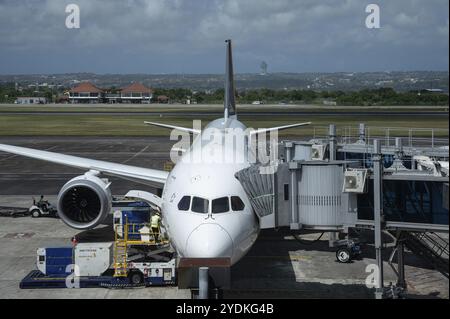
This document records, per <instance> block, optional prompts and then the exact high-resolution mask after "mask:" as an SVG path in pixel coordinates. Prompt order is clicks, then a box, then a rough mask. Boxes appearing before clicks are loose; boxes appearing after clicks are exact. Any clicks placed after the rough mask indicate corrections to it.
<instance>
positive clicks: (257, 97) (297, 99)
mask: <svg viewBox="0 0 450 319" xmlns="http://www.w3.org/2000/svg"><path fill="white" fill-rule="evenodd" d="M67 90H68V88H58V89H57V90H56V89H51V88H48V87H43V88H39V90H36V88H24V89H22V90H21V91H18V90H16V88H15V85H14V84H13V83H9V84H8V83H7V84H3V85H0V102H1V103H14V101H15V100H16V99H17V97H20V96H30V97H31V96H36V97H45V98H47V100H48V101H49V102H55V101H56V100H57V99H58V96H61V95H62V94H63V92H64V91H67ZM110 91H114V88H113V87H112V88H111V90H110ZM153 93H154V94H153V96H154V99H155V100H156V99H157V97H158V96H160V95H164V96H167V97H168V98H169V100H170V102H171V103H186V101H187V100H188V99H189V100H190V101H191V103H198V104H221V103H223V97H224V89H216V90H208V91H192V90H190V89H183V88H155V89H154V92H153ZM235 94H236V102H237V103H240V104H250V103H253V102H254V101H260V102H261V103H267V104H280V103H281V104H324V103H325V104H333V105H334V104H336V105H338V106H339V105H341V106H349V105H356V106H378V105H380V106H381V105H388V106H389V105H392V106H396V105H424V106H427V105H430V106H446V105H448V104H449V101H448V93H442V92H429V91H427V90H422V91H408V92H398V91H395V90H394V89H392V88H378V89H364V90H360V91H345V92H344V91H314V90H295V89H292V90H273V89H254V90H241V91H236V93H235Z"/></svg>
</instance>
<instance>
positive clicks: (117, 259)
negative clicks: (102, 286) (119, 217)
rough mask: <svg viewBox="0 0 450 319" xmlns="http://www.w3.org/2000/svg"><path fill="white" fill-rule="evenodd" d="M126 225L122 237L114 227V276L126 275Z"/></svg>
mask: <svg viewBox="0 0 450 319" xmlns="http://www.w3.org/2000/svg"><path fill="white" fill-rule="evenodd" d="M127 241H128V227H124V233H123V236H122V238H121V237H120V236H119V232H118V231H117V229H116V235H115V241H114V277H126V276H127V266H128V252H127V246H128V244H127Z"/></svg>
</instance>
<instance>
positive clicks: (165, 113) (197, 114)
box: [0, 109, 448, 117]
mask: <svg viewBox="0 0 450 319" xmlns="http://www.w3.org/2000/svg"><path fill="white" fill-rule="evenodd" d="M222 113H223V112H221V111H201V112H199V111H189V112H186V111H183V112H179V111H163V112H158V111H156V112H154V111H148V112H147V111H146V112H141V111H138V112H133V111H131V112H123V111H117V112H115V111H89V112H86V111H67V112H61V111H45V112H42V111H31V112H30V111H26V112H17V111H1V112H0V115H2V114H3V115H26V116H43V115H45V116H68V115H108V116H125V115H126V116H131V115H133V116H164V117H180V116H182V117H200V116H215V115H221V114H222ZM238 114H239V116H243V117H271V116H311V115H314V116H368V115H373V116H436V117H441V116H448V112H444V111H432V112H430V111H411V112H407V111H332V112H331V111H321V110H320V109H318V110H317V111H289V112H287V111H285V112H282V111H278V112H274V111H270V112H266V111H255V112H246V111H238Z"/></svg>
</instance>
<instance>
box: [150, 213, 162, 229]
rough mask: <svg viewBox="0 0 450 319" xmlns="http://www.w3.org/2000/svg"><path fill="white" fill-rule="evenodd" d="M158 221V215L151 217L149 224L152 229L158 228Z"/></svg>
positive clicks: (159, 218)
mask: <svg viewBox="0 0 450 319" xmlns="http://www.w3.org/2000/svg"><path fill="white" fill-rule="evenodd" d="M160 220H161V217H159V215H157V214H155V215H153V216H152V219H151V222H150V224H151V226H152V228H158V227H159V221H160Z"/></svg>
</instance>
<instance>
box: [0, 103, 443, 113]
mask: <svg viewBox="0 0 450 319" xmlns="http://www.w3.org/2000/svg"><path fill="white" fill-rule="evenodd" d="M237 109H238V110H240V111H245V112H254V113H258V112H269V111H275V112H292V111H308V112H327V111H333V112H340V111H342V112H346V111H355V110H358V111H364V112H371V111H373V112H377V111H380V110H383V111H384V110H389V111H405V110H413V111H415V112H418V111H419V112H420V111H424V112H429V111H441V112H442V111H445V112H448V110H449V107H448V106H408V105H405V106H364V107H361V106H325V105H312V104H305V105H293V104H289V105H279V104H275V105H273V104H263V105H248V104H245V105H238V106H237ZM190 110H195V111H197V112H204V111H205V112H206V111H208V112H217V113H221V112H222V111H223V105H220V104H197V105H184V104H147V105H142V104H114V105H113V104H101V105H95V104H94V105H92V104H47V105H35V106H26V105H17V104H0V113H9V112H14V113H16V112H129V113H135V112H137V113H138V112H179V111H190Z"/></svg>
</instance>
